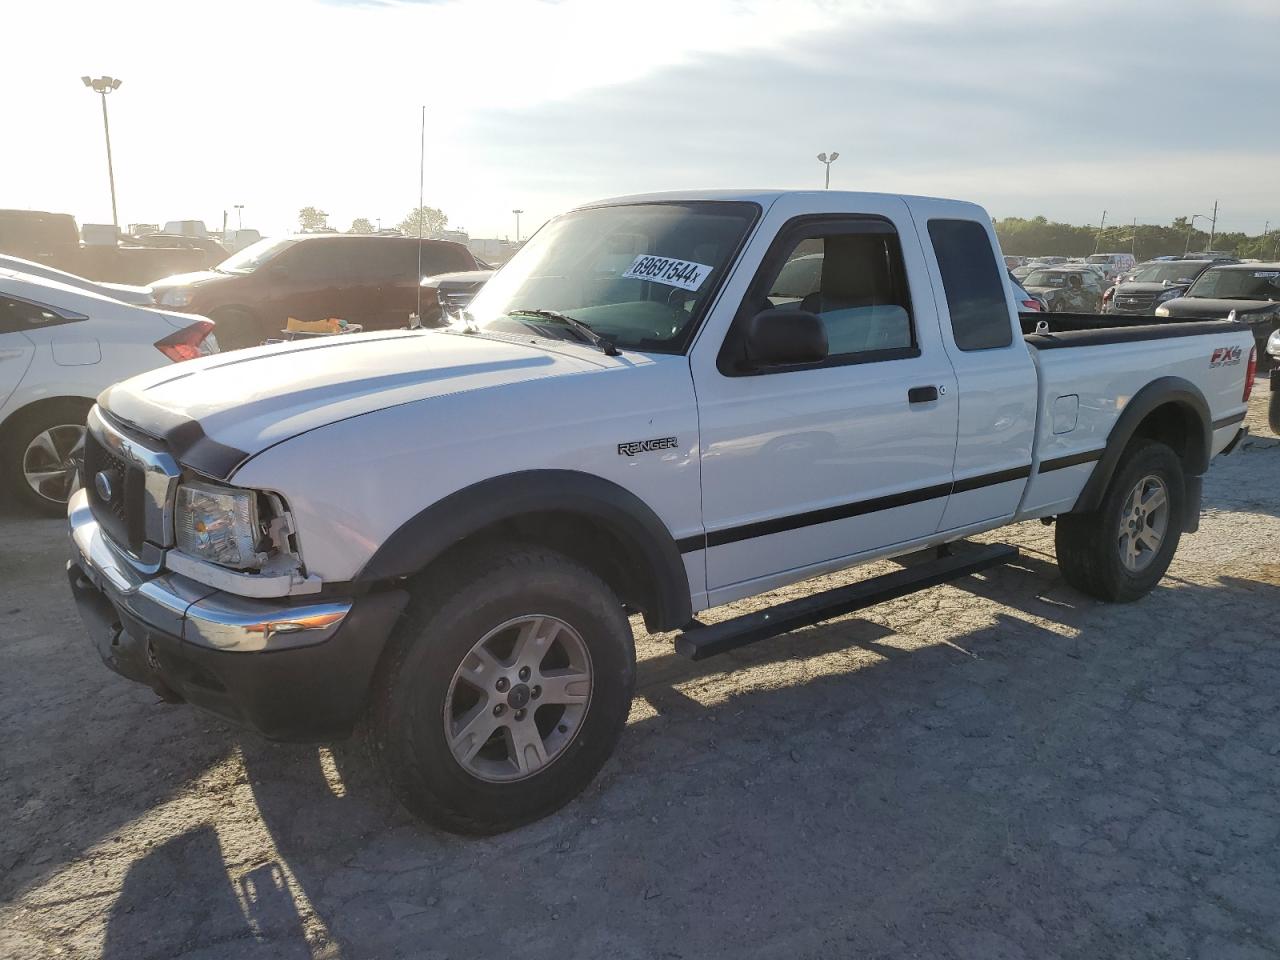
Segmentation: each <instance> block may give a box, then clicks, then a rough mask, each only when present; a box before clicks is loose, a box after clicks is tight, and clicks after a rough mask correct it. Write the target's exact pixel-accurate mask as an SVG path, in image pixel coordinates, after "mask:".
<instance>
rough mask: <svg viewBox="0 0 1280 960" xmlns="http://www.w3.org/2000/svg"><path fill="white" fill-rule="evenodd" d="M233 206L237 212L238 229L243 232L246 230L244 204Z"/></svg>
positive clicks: (234, 204)
mask: <svg viewBox="0 0 1280 960" xmlns="http://www.w3.org/2000/svg"><path fill="white" fill-rule="evenodd" d="M231 206H233V207H234V208H235V211H236V229H237V230H243V229H244V204H243V203H233V204H232V205H231Z"/></svg>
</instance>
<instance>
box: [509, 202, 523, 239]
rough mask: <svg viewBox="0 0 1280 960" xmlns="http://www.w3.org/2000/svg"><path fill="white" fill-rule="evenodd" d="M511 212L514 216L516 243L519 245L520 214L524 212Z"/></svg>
mask: <svg viewBox="0 0 1280 960" xmlns="http://www.w3.org/2000/svg"><path fill="white" fill-rule="evenodd" d="M511 212H512V213H514V214H515V215H516V243H519V242H520V214H522V213H524V211H523V210H512V211H511Z"/></svg>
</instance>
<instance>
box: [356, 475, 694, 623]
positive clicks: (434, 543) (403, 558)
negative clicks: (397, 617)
mask: <svg viewBox="0 0 1280 960" xmlns="http://www.w3.org/2000/svg"><path fill="white" fill-rule="evenodd" d="M538 517H550V518H557V517H559V518H563V519H566V520H569V521H570V523H569V524H566V525H565V526H566V527H569V528H572V525H573V524H575V523H576V524H581V523H586V524H589V525H590V526H591V527H592V528H594V529H596V530H599V531H600V532H601V533H602V534H603V535H605V536H606V537H607V538H608V539H609V540H610V541H611V542H616V543H617V544H618V545H619V546H621V547H622V549H623V552H624V556H622V557H620V558H618V560H619V561H620V562H621V564H623V568H622V569H623V572H624V574H625V573H626V572H628V571H629V572H630V573H632V574H633V575H638V576H639V577H640V578H641V580H643V581H644V582H643V584H641V586H640V589H641V592H642V594H643V595H644V600H645V602H644V605H643V606H642V607H641V610H642V612H643V613H644V618H645V624H646V626H647V627H648V629H649V630H651V631H662V630H674V629H676V628H678V627H681V626H684V624H686V623H688V622H689V620H690V618H691V617H692V616H693V612H692V600H691V594H690V589H689V578H688V576H687V574H686V572H685V567H684V561H683V559H682V557H681V551H680V547H679V546H678V544H677V542H676V540H675V538H674V537H673V536H672V535H671V532H670V530H668V529H667V526H666V524H664V523H663V522H662V520H661V519H659V517H658V515H657V514H656V513H654V511H653V509H652V508H651V507H649V505H648V504H646V503H645V502H644V501H643V500H641V499H640V498H639V497H638V496H636V495H635V494H634V493H632V492H631V491H629V490H627V489H626V488H624V487H622V486H620V485H619V484H617V483H614V482H613V481H611V480H607V479H605V478H603V477H600V476H597V475H595V474H589V473H583V472H580V471H576V470H557V469H545V470H523V471H518V472H515V473H508V474H504V475H501V476H497V477H490V478H488V479H485V480H481V481H479V482H477V483H475V484H472V485H471V486H468V487H464V488H463V489H461V490H458V491H457V492H455V493H451V494H449V495H448V496H446V497H443V498H442V499H440V500H437V501H436V502H435V503H433V504H432V505H431V506H429V507H427V508H425V509H424V510H422V511H420V512H419V513H417V514H416V515H415V516H413V517H411V518H410V519H408V520H406V521H405V522H404V523H403V524H401V526H400V527H399V528H398V529H397V530H396V531H395V532H394V533H392V534H391V536H389V537H388V538H387V539H386V540H385V541H384V542H383V543H382V545H381V546H380V547H379V548H378V549H377V551H376V552H375V553H374V554H373V556H372V557H370V558H369V560H368V561H367V562H366V563H365V565H364V567H363V568H362V569H361V571H360V572H359V573H358V574H357V575H356V577H355V579H354V580H353V581H352V583H351V586H352V587H353V588H355V589H356V590H361V589H367V588H369V587H371V586H373V585H374V584H377V583H385V582H388V581H395V580H398V579H400V578H404V577H411V576H414V575H416V574H418V573H420V572H422V571H423V570H425V569H426V568H427V567H428V566H430V565H431V564H432V563H433V562H434V561H436V560H438V559H439V558H441V557H442V556H444V554H445V553H447V552H448V551H450V550H451V549H453V548H454V547H456V546H458V545H459V544H461V543H463V542H464V541H466V540H468V539H470V538H474V537H477V536H482V535H484V534H486V533H488V532H502V531H504V529H505V530H507V531H510V532H514V533H515V534H517V535H519V534H520V530H521V524H522V522H523V521H526V520H529V519H532V518H538ZM553 528H554V525H553V527H552V529H553ZM531 539H537V535H536V534H534V535H532V536H531Z"/></svg>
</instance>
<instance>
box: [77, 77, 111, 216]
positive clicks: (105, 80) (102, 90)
mask: <svg viewBox="0 0 1280 960" xmlns="http://www.w3.org/2000/svg"><path fill="white" fill-rule="evenodd" d="M80 80H81V82H82V83H84V85H85V86H86V87H88V88H90V89H91V90H92V91H93V92H94V93H96V94H100V95H101V97H102V132H103V133H105V134H106V135H107V180H108V182H109V183H110V184H111V222H112V223H114V224H115V225H116V231H117V232H119V230H120V216H119V214H117V213H116V174H115V170H114V169H112V166H111V127H110V125H109V124H108V123H107V94H108V93H111V92H112V91H113V90H119V89H120V82H121V81H119V80H117V79H116V78H115V77H107V76H102V77H99V78H98V79H97V80H94V79H93V78H92V77H81V78H80Z"/></svg>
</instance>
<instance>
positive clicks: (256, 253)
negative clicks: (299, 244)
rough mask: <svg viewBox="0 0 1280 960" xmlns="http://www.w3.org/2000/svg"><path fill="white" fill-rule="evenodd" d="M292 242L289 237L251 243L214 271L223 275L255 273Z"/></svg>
mask: <svg viewBox="0 0 1280 960" xmlns="http://www.w3.org/2000/svg"><path fill="white" fill-rule="evenodd" d="M292 242H293V241H292V240H291V239H289V238H288V237H284V238H280V239H275V240H270V239H269V240H259V241H258V242H257V243H251V244H249V246H247V247H245V248H244V249H243V250H241V251H239V252H237V253H233V254H232V255H231V256H229V257H227V259H225V260H223V261H222V262H221V263H220V264H218V265H217V266H216V267H214V269H215V270H218V271H221V272H222V273H253V271H255V270H257V269H258V268H259V267H260V266H262V265H263V264H264V263H266V262H267V261H268V260H270V259H271V258H272V257H274V256H276V254H278V253H280V251H281V250H283V249H284V248H285V247H287V246H288V245H289V244H291V243H292Z"/></svg>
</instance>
